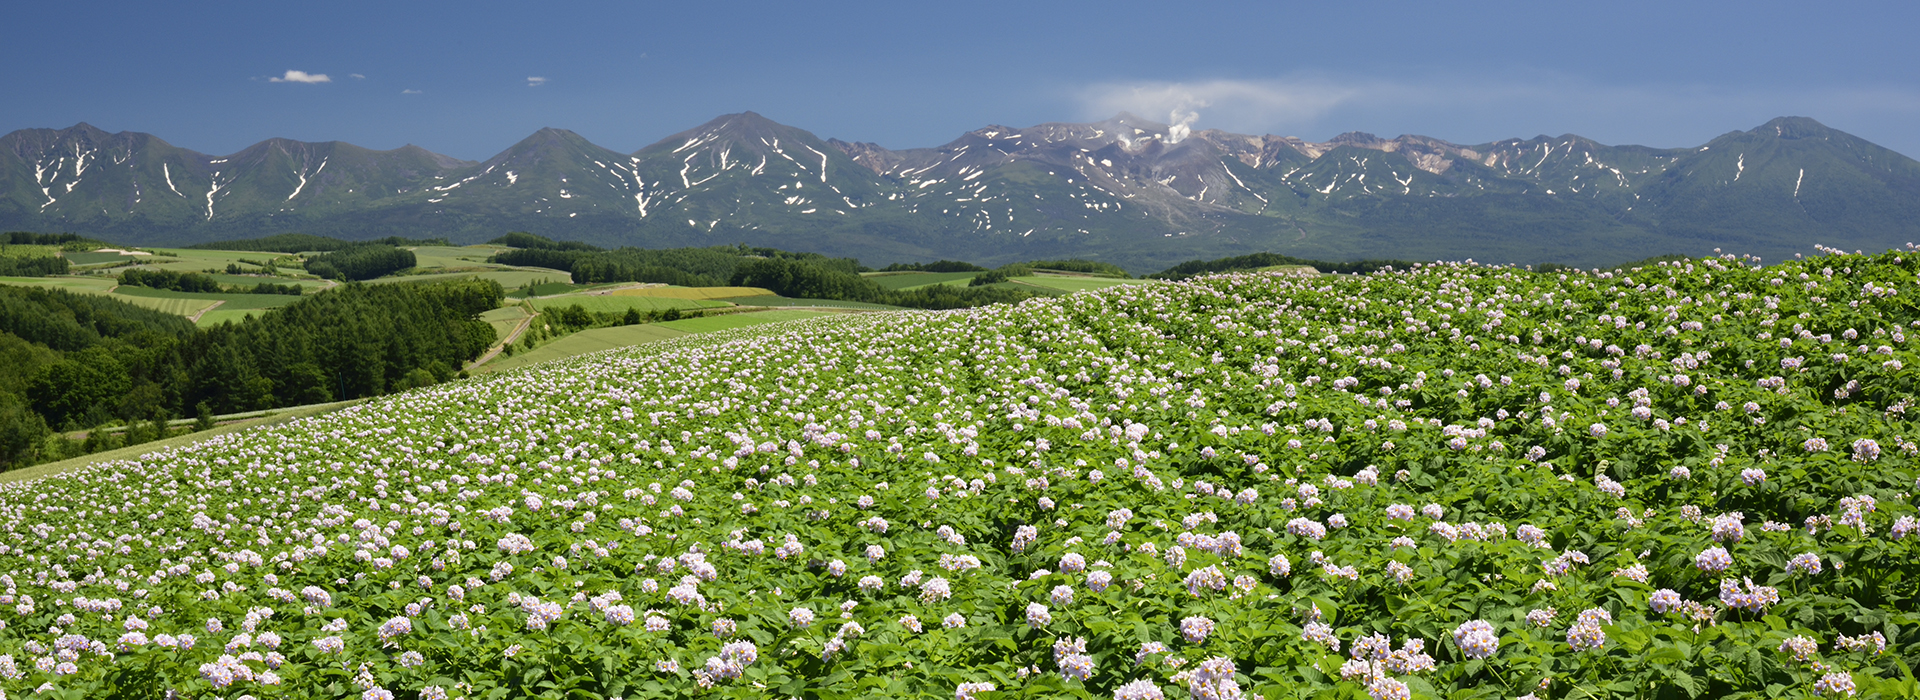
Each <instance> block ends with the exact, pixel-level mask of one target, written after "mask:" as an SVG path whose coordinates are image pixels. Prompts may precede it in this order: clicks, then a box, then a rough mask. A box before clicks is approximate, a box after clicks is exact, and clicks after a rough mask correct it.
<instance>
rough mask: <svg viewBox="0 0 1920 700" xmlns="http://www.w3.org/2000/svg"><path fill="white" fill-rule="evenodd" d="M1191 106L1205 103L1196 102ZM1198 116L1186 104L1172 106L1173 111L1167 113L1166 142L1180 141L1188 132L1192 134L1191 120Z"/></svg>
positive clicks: (1205, 104) (1202, 105) (1204, 104)
mask: <svg viewBox="0 0 1920 700" xmlns="http://www.w3.org/2000/svg"><path fill="white" fill-rule="evenodd" d="M1191 106H1192V107H1205V106H1207V103H1205V102H1196V103H1194V104H1193V105H1191ZM1199 118H1200V113H1199V112H1196V111H1194V110H1192V109H1189V108H1188V105H1185V104H1182V105H1180V106H1178V107H1175V108H1173V112H1171V113H1169V114H1168V115H1167V143H1169V144H1175V143H1180V141H1181V139H1185V138H1186V137H1187V136H1188V135H1189V134H1192V133H1193V122H1194V121H1196V120H1198V119H1199Z"/></svg>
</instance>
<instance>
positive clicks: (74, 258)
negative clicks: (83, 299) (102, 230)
mask: <svg viewBox="0 0 1920 700" xmlns="http://www.w3.org/2000/svg"><path fill="white" fill-rule="evenodd" d="M64 255H65V256H66V258H67V262H68V263H70V264H72V265H75V266H81V265H99V264H103V263H117V262H122V261H126V260H145V259H147V257H148V256H145V255H139V256H133V255H121V254H119V253H94V252H84V253H80V252H75V253H65V254H64Z"/></svg>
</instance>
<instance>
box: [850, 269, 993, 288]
mask: <svg viewBox="0 0 1920 700" xmlns="http://www.w3.org/2000/svg"><path fill="white" fill-rule="evenodd" d="M979 274H980V273H978V272H886V273H881V274H877V275H867V276H866V277H867V279H870V280H873V283H874V284H877V285H880V286H882V287H886V288H887V289H913V288H916V287H926V286H930V285H935V284H946V285H950V286H958V287H964V286H967V282H969V281H972V280H973V278H974V276H976V275H979ZM954 282H959V284H957V285H955V284H953V283H954Z"/></svg>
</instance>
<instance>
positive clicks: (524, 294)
mask: <svg viewBox="0 0 1920 700" xmlns="http://www.w3.org/2000/svg"><path fill="white" fill-rule="evenodd" d="M591 288H592V287H591V285H585V284H573V283H570V282H541V283H537V284H534V285H533V286H531V287H527V288H525V289H509V290H507V296H510V297H513V298H515V299H525V298H528V297H547V296H556V295H560V294H570V293H573V292H578V291H580V290H583V289H591Z"/></svg>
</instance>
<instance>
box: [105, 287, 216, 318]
mask: <svg viewBox="0 0 1920 700" xmlns="http://www.w3.org/2000/svg"><path fill="white" fill-rule="evenodd" d="M121 289H125V287H122V288H121ZM107 296H110V297H113V298H114V299H117V300H119V301H124V302H127V303H129V304H132V305H134V306H140V307H145V308H149V309H153V310H154V311H159V312H161V313H169V314H173V315H175V316H192V315H194V314H197V313H200V312H202V311H205V310H207V309H208V308H209V307H212V306H213V305H214V304H218V303H220V302H219V301H217V300H210V299H192V298H187V297H175V296H164V297H163V296H145V295H134V294H121V293H119V292H117V291H116V292H114V293H113V294H109V295H107Z"/></svg>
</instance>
